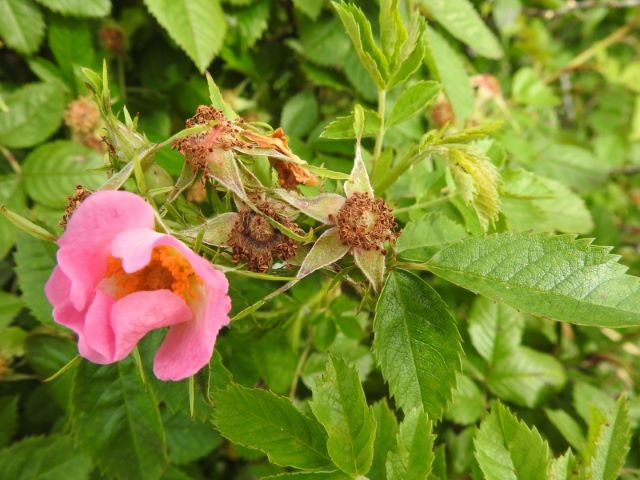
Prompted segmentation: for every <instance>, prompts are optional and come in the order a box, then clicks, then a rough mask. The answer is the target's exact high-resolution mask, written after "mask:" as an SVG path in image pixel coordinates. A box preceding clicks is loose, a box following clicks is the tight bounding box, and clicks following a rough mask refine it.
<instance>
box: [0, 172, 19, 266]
mask: <svg viewBox="0 0 640 480" xmlns="http://www.w3.org/2000/svg"><path fill="white" fill-rule="evenodd" d="M24 204H25V196H24V192H23V191H22V189H21V188H20V178H19V177H18V176H17V175H0V205H4V206H5V207H7V208H9V209H11V210H17V211H20V210H22V209H23V208H24ZM17 233H18V232H17V231H16V227H15V226H14V225H13V224H12V223H11V222H10V221H9V220H8V219H7V218H5V217H4V216H0V258H4V257H5V255H6V254H7V253H8V252H9V250H11V247H13V244H14V243H15V241H16V236H17Z"/></svg>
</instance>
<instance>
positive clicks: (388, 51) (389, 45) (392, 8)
mask: <svg viewBox="0 0 640 480" xmlns="http://www.w3.org/2000/svg"><path fill="white" fill-rule="evenodd" d="M379 23H380V44H381V45H382V50H383V51H384V54H385V56H386V57H387V60H388V61H389V63H390V64H393V63H395V62H396V60H397V59H398V56H399V55H400V49H401V48H402V46H403V44H404V43H405V42H406V41H407V38H408V36H409V34H408V32H407V28H406V27H405V26H404V22H403V21H402V16H401V15H400V10H399V8H398V0H382V1H381V2H380V22H379Z"/></svg>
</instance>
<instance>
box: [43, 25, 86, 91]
mask: <svg viewBox="0 0 640 480" xmlns="http://www.w3.org/2000/svg"><path fill="white" fill-rule="evenodd" d="M48 28H49V34H48V39H49V48H50V49H51V53H53V56H54V58H55V59H56V62H57V64H58V65H59V66H60V69H61V70H62V71H63V72H64V73H65V75H66V78H67V81H68V82H69V83H71V84H73V83H74V80H75V67H77V66H79V67H87V68H93V67H94V66H95V64H96V62H95V57H96V52H95V48H94V46H93V32H92V29H91V26H90V24H89V23H87V21H86V20H79V19H76V18H64V17H58V16H55V17H54V18H53V19H52V20H51V22H49V25H48Z"/></svg>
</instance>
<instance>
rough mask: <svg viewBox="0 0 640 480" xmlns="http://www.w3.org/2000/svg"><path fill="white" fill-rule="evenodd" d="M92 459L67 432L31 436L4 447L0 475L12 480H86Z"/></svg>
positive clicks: (0, 461) (0, 451)
mask: <svg viewBox="0 0 640 480" xmlns="http://www.w3.org/2000/svg"><path fill="white" fill-rule="evenodd" d="M90 472H91V462H89V459H88V458H87V457H86V456H85V455H83V454H82V453H81V452H80V451H78V449H76V448H74V445H73V441H72V440H71V438H70V437H69V436H66V435H50V436H48V437H30V438H26V439H24V440H21V441H20V442H17V443H14V444H13V445H11V446H10V447H8V448H5V449H4V450H0V478H7V479H9V478H10V479H11V480H33V479H38V480H65V479H68V478H73V479H76V478H77V479H78V480H83V479H86V478H89V473H90Z"/></svg>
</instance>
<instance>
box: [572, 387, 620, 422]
mask: <svg viewBox="0 0 640 480" xmlns="http://www.w3.org/2000/svg"><path fill="white" fill-rule="evenodd" d="M573 405H574V407H575V409H576V412H577V413H578V415H580V417H581V418H582V419H583V420H584V421H585V422H586V423H589V422H590V420H591V410H592V409H593V408H595V409H596V410H600V411H601V412H602V413H603V414H605V413H607V412H608V411H610V410H613V408H614V405H615V402H614V401H613V399H612V398H611V397H610V396H609V394H608V393H606V392H605V391H604V390H601V389H599V388H596V387H594V386H593V385H589V384H588V383H585V382H582V381H576V382H575V384H574V386H573Z"/></svg>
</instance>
